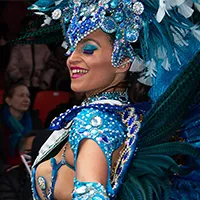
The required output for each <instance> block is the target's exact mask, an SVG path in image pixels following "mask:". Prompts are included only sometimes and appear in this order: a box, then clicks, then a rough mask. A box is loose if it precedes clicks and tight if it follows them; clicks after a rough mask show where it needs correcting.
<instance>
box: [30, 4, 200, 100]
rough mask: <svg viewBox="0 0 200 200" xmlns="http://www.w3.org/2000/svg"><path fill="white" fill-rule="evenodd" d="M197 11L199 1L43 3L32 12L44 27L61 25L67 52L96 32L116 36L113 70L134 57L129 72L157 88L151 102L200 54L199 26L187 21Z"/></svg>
mask: <svg viewBox="0 0 200 200" xmlns="http://www.w3.org/2000/svg"><path fill="white" fill-rule="evenodd" d="M195 8H196V10H198V11H200V1H199V0H176V1H175V0H139V1H137V0H93V1H92V0H82V1H81V0H74V1H72V0H69V1H66V0H57V1H55V0H39V1H37V2H36V3H35V4H33V5H32V6H31V7H29V9H31V10H35V11H36V13H37V14H39V15H44V16H45V20H44V24H43V25H45V24H50V23H51V22H52V21H58V22H60V24H61V26H62V30H63V35H64V37H65V40H64V43H63V46H65V47H66V48H67V49H68V50H69V51H68V53H71V52H72V51H73V49H74V48H75V47H76V45H77V43H78V42H79V41H80V40H81V39H82V38H84V37H85V36H86V35H88V34H89V33H91V32H92V31H94V30H96V29H98V28H101V29H102V30H103V31H104V32H106V33H112V34H114V35H115V41H114V46H113V54H112V64H113V66H115V67H117V66H119V65H122V64H124V63H123V60H124V58H125V57H128V58H130V60H129V61H131V62H132V63H133V64H132V66H131V69H130V70H131V71H133V72H135V71H143V73H142V76H141V77H140V78H139V79H138V80H139V81H140V82H141V83H144V84H146V85H155V86H156V88H154V86H153V87H152V89H151V97H152V98H153V100H155V99H156V98H157V97H158V96H160V94H162V93H163V92H164V91H165V89H166V87H167V86H168V85H169V84H170V83H171V81H172V80H173V79H174V78H175V77H176V74H178V73H179V72H180V70H182V69H183V68H184V67H185V66H186V65H187V63H188V62H189V60H190V59H191V58H192V57H193V55H194V54H195V53H196V52H197V51H198V50H200V42H199V41H200V29H199V26H198V25H194V24H193V23H192V22H191V20H189V19H188V18H190V17H191V16H192V14H193V12H194V9H195ZM137 41H139V43H140V45H139V47H138V45H135V47H134V45H132V44H134V43H135V42H137ZM133 47H134V48H133ZM155 77H157V78H155ZM161 86H162V87H161Z"/></svg>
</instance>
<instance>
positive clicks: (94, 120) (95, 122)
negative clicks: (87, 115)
mask: <svg viewBox="0 0 200 200" xmlns="http://www.w3.org/2000/svg"><path fill="white" fill-rule="evenodd" d="M90 124H91V125H92V126H94V127H99V126H101V125H102V124H103V120H102V119H101V117H99V116H94V117H93V118H92V119H91V121H90Z"/></svg>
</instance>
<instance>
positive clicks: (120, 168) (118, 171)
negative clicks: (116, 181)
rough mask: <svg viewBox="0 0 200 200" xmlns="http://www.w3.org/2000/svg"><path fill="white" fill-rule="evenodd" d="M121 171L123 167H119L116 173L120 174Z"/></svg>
mask: <svg viewBox="0 0 200 200" xmlns="http://www.w3.org/2000/svg"><path fill="white" fill-rule="evenodd" d="M121 171H122V167H119V168H118V169H117V171H116V174H117V175H119V174H120V173H121Z"/></svg>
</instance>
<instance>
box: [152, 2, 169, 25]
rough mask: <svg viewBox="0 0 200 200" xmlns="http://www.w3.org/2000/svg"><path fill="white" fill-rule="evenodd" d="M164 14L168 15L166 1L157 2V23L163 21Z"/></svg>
mask: <svg viewBox="0 0 200 200" xmlns="http://www.w3.org/2000/svg"><path fill="white" fill-rule="evenodd" d="M165 13H167V14H168V15H169V13H168V12H167V5H166V1H165V0H159V9H158V11H157V13H156V16H155V17H156V20H157V21H158V23H160V22H161V21H162V20H163V18H164V16H165Z"/></svg>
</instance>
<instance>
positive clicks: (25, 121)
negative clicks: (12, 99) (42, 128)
mask: <svg viewBox="0 0 200 200" xmlns="http://www.w3.org/2000/svg"><path fill="white" fill-rule="evenodd" d="M3 122H4V123H5V125H6V126H7V127H8V129H9V130H10V131H11V135H10V137H9V152H10V154H11V155H12V156H14V152H15V148H16V145H17V143H18V142H19V140H20V138H21V137H22V136H24V135H25V134H27V133H28V132H29V131H31V130H32V120H31V116H30V113H29V112H25V113H24V114H23V117H22V119H21V120H19V121H18V120H17V119H15V118H14V117H13V116H12V115H11V113H10V111H9V108H8V105H5V106H4V107H3Z"/></svg>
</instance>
